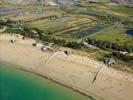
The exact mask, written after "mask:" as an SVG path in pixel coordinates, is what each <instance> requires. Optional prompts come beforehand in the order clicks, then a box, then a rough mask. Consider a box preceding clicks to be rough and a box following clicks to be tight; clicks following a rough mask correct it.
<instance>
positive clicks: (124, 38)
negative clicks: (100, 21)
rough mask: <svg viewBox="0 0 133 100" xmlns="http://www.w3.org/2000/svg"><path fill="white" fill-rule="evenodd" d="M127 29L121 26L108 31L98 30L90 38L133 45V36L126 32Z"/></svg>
mask: <svg viewBox="0 0 133 100" xmlns="http://www.w3.org/2000/svg"><path fill="white" fill-rule="evenodd" d="M126 31H127V29H125V28H123V27H121V28H112V29H110V30H107V31H103V32H98V33H96V34H94V35H92V36H90V38H93V39H97V40H103V41H109V42H112V43H117V44H120V45H127V46H133V38H132V37H131V36H130V35H128V34H126Z"/></svg>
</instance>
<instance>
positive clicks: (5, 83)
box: [0, 64, 93, 100]
mask: <svg viewBox="0 0 133 100" xmlns="http://www.w3.org/2000/svg"><path fill="white" fill-rule="evenodd" d="M0 100H93V99H92V98H91V97H90V98H89V97H86V96H83V95H81V94H79V93H77V92H75V91H73V90H71V89H69V88H66V87H64V86H62V85H59V84H57V83H54V82H53V81H51V80H48V79H45V78H43V77H40V76H37V75H35V74H32V73H29V72H25V71H22V70H18V69H15V68H14V67H11V65H7V64H0Z"/></svg>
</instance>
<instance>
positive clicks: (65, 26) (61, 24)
mask: <svg viewBox="0 0 133 100" xmlns="http://www.w3.org/2000/svg"><path fill="white" fill-rule="evenodd" d="M90 23H91V24H90ZM92 23H93V24H94V22H93V20H91V19H89V18H79V17H73V16H56V17H48V18H47V19H42V20H36V21H32V22H30V23H28V24H29V25H31V26H34V27H37V28H39V29H41V30H43V31H44V32H46V33H51V34H55V33H56V34H60V33H64V32H66V31H70V30H79V29H80V28H83V27H87V26H89V25H92Z"/></svg>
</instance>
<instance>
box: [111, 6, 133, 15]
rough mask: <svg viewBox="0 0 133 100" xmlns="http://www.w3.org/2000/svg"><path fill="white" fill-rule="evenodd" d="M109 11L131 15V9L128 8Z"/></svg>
mask: <svg viewBox="0 0 133 100" xmlns="http://www.w3.org/2000/svg"><path fill="white" fill-rule="evenodd" d="M110 10H112V11H115V12H118V13H123V14H129V15H133V8H129V7H125V6H115V7H111V9H110Z"/></svg>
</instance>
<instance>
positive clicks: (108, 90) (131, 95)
mask: <svg viewBox="0 0 133 100" xmlns="http://www.w3.org/2000/svg"><path fill="white" fill-rule="evenodd" d="M10 39H15V40H16V42H15V43H14V44H12V43H10V42H9V40H10ZM34 42H35V41H34V40H31V39H26V40H22V39H21V37H20V38H19V37H16V36H11V35H4V34H1V35H0V61H3V62H7V63H11V64H15V65H19V66H24V67H22V68H24V69H30V70H33V71H35V72H36V73H39V74H42V75H44V76H47V77H48V78H50V79H53V80H56V81H58V82H60V83H62V84H65V85H67V86H69V87H71V88H74V89H76V90H79V91H81V92H83V93H85V94H88V95H91V96H94V97H98V98H100V99H101V100H102V99H103V100H133V75H132V74H129V73H126V72H121V71H118V70H115V69H112V68H108V67H106V66H105V65H104V64H103V63H101V62H98V61H95V60H93V59H91V58H88V57H85V56H79V55H74V54H71V55H69V56H67V55H65V54H64V52H61V51H59V52H57V53H56V54H55V55H54V56H53V57H50V56H51V53H47V52H42V51H41V50H40V49H39V48H36V47H33V46H32V45H31V44H32V43H34ZM100 68H102V69H101V70H100V72H99V73H98V76H97V79H96V80H95V82H94V83H93V80H94V77H95V75H96V73H97V72H98V70H99V69H100Z"/></svg>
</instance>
